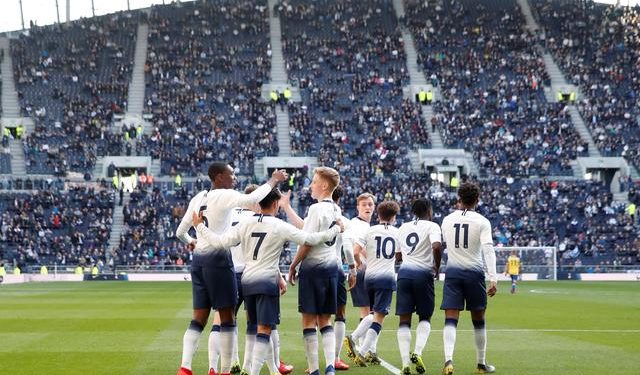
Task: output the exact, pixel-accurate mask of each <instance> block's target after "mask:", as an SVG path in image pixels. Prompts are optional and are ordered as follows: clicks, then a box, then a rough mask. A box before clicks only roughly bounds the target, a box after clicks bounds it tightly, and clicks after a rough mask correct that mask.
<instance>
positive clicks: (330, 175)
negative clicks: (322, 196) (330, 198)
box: [314, 167, 340, 192]
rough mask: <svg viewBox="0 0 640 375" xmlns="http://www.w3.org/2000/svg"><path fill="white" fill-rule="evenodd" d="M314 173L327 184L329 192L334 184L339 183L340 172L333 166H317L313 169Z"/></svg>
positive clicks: (332, 189)
mask: <svg viewBox="0 0 640 375" xmlns="http://www.w3.org/2000/svg"><path fill="white" fill-rule="evenodd" d="M314 173H315V174H317V175H318V177H320V178H321V179H322V180H323V181H325V182H326V183H328V184H329V191H331V192H333V191H334V190H335V188H336V186H338V185H339V184H340V174H339V173H338V171H336V170H335V169H333V168H330V167H318V168H316V169H315V170H314Z"/></svg>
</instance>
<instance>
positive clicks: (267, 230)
mask: <svg viewBox="0 0 640 375" xmlns="http://www.w3.org/2000/svg"><path fill="white" fill-rule="evenodd" d="M280 197H281V194H280V192H279V191H278V190H277V189H274V190H273V191H272V192H271V193H269V195H267V196H266V197H265V198H264V199H263V200H262V201H261V202H260V208H261V214H255V215H254V216H253V217H251V218H249V219H245V220H243V221H241V222H240V223H239V224H238V225H237V226H235V227H233V228H232V229H231V230H230V231H228V232H227V233H225V234H224V235H222V236H217V235H215V234H213V232H212V231H211V230H209V229H208V228H207V227H206V226H205V225H204V224H203V220H202V219H201V217H200V216H199V215H198V214H196V213H194V214H193V222H194V224H196V225H197V231H198V235H199V236H200V238H204V240H206V241H207V242H208V243H209V244H210V245H211V248H216V249H225V248H227V247H229V246H231V245H233V244H236V243H238V242H239V243H240V246H241V247H242V249H243V255H244V259H245V261H246V266H245V270H244V273H243V276H242V289H243V291H244V295H245V301H246V302H245V304H246V305H247V313H248V319H249V321H251V322H255V323H257V325H258V327H257V328H258V333H257V335H256V343H255V346H254V350H253V357H252V360H251V366H250V373H251V374H252V375H257V374H259V373H260V369H261V368H262V364H263V363H264V361H265V359H267V358H268V360H269V361H271V360H272V358H273V353H272V346H271V344H270V343H269V340H270V334H271V328H272V326H275V325H276V324H277V323H278V321H279V317H280V307H279V306H280V302H279V293H278V283H279V282H280V281H282V277H281V275H280V272H279V269H278V264H279V260H280V253H281V252H282V247H283V245H284V243H285V242H286V241H293V242H296V243H298V244H301V245H302V244H305V243H309V244H311V245H317V244H319V243H321V242H324V241H328V240H330V239H331V238H334V237H335V236H336V235H337V234H339V233H340V232H341V231H342V230H343V229H344V226H343V224H342V223H341V222H340V221H338V222H337V224H338V225H336V226H334V227H332V228H331V229H327V230H325V231H324V232H319V233H308V232H304V231H301V230H298V229H296V228H295V227H294V226H292V225H290V224H287V223H285V222H283V221H282V220H280V219H277V218H275V217H273V215H276V214H277V212H278V209H279V200H280ZM274 370H276V369H275V368H274V369H271V371H272V372H273V371H274ZM276 373H277V370H276Z"/></svg>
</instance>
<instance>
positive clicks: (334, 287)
mask: <svg viewBox="0 0 640 375" xmlns="http://www.w3.org/2000/svg"><path fill="white" fill-rule="evenodd" d="M337 309H338V278H337V277H336V276H334V277H326V278H320V277H301V278H300V279H299V284H298V311H299V312H301V313H304V314H313V315H322V314H331V315H333V314H335V313H336V311H337Z"/></svg>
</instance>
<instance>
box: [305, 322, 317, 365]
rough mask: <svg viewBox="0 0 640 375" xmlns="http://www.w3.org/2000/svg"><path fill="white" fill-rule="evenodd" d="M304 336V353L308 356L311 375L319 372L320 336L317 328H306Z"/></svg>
mask: <svg viewBox="0 0 640 375" xmlns="http://www.w3.org/2000/svg"><path fill="white" fill-rule="evenodd" d="M303 335H304V353H305V354H306V356H307V366H308V368H309V373H312V372H314V371H318V370H319V365H318V334H317V333H316V329H315V328H305V329H304V330H303Z"/></svg>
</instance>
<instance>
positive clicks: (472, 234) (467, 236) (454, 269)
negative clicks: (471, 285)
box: [442, 210, 495, 278]
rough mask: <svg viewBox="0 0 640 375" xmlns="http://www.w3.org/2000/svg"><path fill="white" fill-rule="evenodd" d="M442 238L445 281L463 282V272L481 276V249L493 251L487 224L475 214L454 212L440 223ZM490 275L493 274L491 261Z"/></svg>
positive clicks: (482, 271) (482, 217)
mask: <svg viewBox="0 0 640 375" xmlns="http://www.w3.org/2000/svg"><path fill="white" fill-rule="evenodd" d="M442 237H443V239H444V242H445V244H446V251H447V270H446V277H462V278H463V277H465V272H481V273H483V274H484V269H485V262H484V259H483V246H484V247H486V246H490V247H491V250H492V251H493V238H492V231H491V223H490V222H489V220H487V219H486V218H485V217H484V216H482V215H480V214H479V213H477V212H475V211H468V210H457V211H454V212H453V213H451V214H449V215H448V216H447V217H445V218H444V220H443V221H442ZM487 267H488V268H491V265H489V264H487ZM493 271H494V274H495V257H494V261H493Z"/></svg>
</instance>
